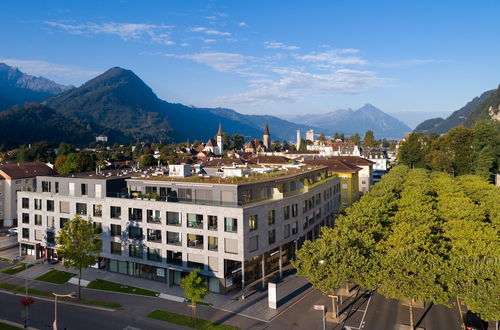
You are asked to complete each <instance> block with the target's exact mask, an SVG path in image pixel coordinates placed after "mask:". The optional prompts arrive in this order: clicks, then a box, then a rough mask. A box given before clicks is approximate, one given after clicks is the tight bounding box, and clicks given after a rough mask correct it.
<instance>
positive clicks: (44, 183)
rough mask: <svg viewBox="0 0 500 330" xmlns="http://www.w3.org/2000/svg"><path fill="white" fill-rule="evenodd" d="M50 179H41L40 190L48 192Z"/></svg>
mask: <svg viewBox="0 0 500 330" xmlns="http://www.w3.org/2000/svg"><path fill="white" fill-rule="evenodd" d="M50 190H51V189H50V181H42V192H50Z"/></svg>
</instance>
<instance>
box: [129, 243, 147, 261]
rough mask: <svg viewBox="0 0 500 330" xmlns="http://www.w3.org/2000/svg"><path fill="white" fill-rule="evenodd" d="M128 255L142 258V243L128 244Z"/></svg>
mask: <svg viewBox="0 0 500 330" xmlns="http://www.w3.org/2000/svg"><path fill="white" fill-rule="evenodd" d="M128 255H129V257H131V258H138V259H142V256H143V248H142V245H132V244H131V245H129V246H128Z"/></svg>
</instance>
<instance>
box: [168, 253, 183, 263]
mask: <svg viewBox="0 0 500 330" xmlns="http://www.w3.org/2000/svg"><path fill="white" fill-rule="evenodd" d="M167 262H168V263H169V264H173V265H182V252H176V251H170V250H167Z"/></svg>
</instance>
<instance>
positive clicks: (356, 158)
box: [329, 156, 375, 166]
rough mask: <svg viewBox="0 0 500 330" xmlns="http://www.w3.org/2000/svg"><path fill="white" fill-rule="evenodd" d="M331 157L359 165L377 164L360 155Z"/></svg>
mask: <svg viewBox="0 0 500 330" xmlns="http://www.w3.org/2000/svg"><path fill="white" fill-rule="evenodd" d="M329 159H337V160H340V161H343V162H344V163H348V164H352V165H357V166H369V165H373V164H375V163H374V162H372V161H371V160H368V159H365V158H363V157H359V156H332V157H330V158H329Z"/></svg>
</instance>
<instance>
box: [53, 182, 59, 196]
mask: <svg viewBox="0 0 500 330" xmlns="http://www.w3.org/2000/svg"><path fill="white" fill-rule="evenodd" d="M54 190H55V193H56V194H59V182H54Z"/></svg>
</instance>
